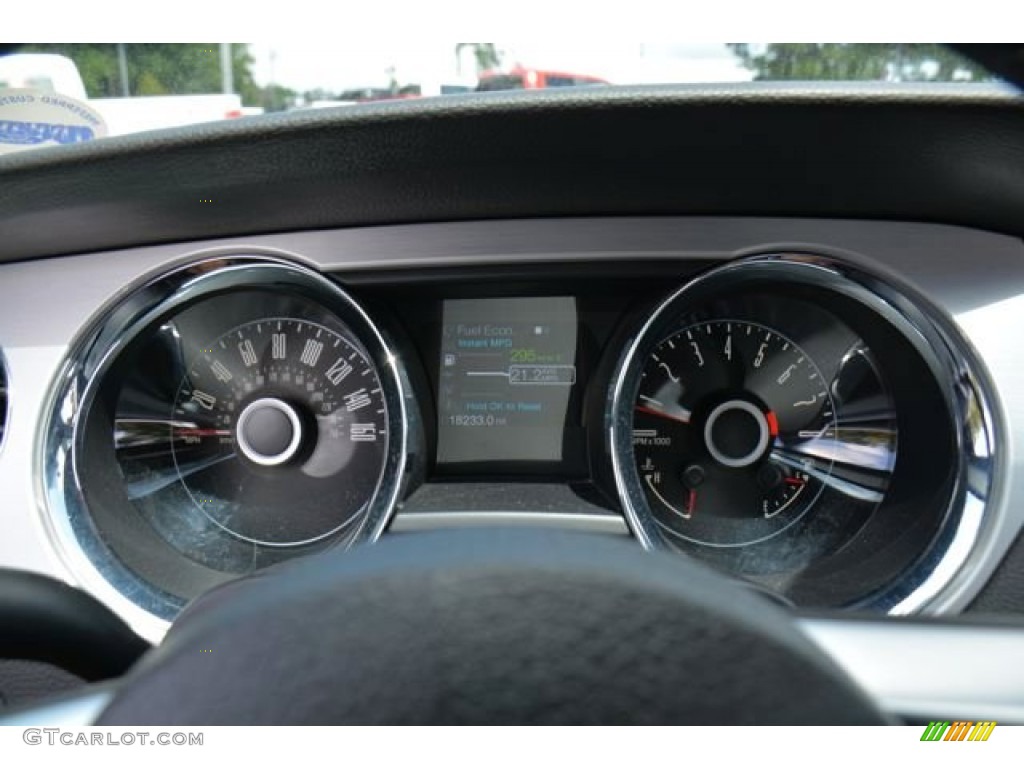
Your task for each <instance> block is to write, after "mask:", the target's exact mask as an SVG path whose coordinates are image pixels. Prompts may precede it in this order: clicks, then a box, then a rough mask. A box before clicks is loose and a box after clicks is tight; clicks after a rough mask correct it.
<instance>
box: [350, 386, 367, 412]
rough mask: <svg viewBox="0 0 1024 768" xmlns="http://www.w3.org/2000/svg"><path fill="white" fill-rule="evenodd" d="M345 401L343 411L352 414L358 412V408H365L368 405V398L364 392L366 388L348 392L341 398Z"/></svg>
mask: <svg viewBox="0 0 1024 768" xmlns="http://www.w3.org/2000/svg"><path fill="white" fill-rule="evenodd" d="M343 399H344V401H345V409H346V410H347V411H348V412H349V413H352V412H353V411H358V410H359V409H360V408H365V407H366V406H368V405H369V404H370V396H369V395H368V394H367V392H366V388H365V387H363V388H361V389H357V390H356V391H355V392H350V393H349V394H347V395H345V397H344V398H343Z"/></svg>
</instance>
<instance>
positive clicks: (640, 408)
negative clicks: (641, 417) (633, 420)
mask: <svg viewBox="0 0 1024 768" xmlns="http://www.w3.org/2000/svg"><path fill="white" fill-rule="evenodd" d="M633 410H635V411H640V413H649V414H650V415H651V416H661V418H663V419H670V420H672V421H678V422H679V423H680V424H689V423H690V420H689V419H684V418H683V417H682V416H673V415H672V414H671V413H665V412H664V411H656V410H654V409H653V408H648V407H647V406H646V405H635V406H633Z"/></svg>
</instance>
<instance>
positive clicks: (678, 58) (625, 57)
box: [250, 41, 751, 91]
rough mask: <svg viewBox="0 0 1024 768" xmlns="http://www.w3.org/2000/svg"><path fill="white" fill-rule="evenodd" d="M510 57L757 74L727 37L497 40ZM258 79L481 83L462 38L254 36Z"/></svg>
mask: <svg viewBox="0 0 1024 768" xmlns="http://www.w3.org/2000/svg"><path fill="white" fill-rule="evenodd" d="M495 45H497V47H498V49H499V50H501V51H502V52H503V53H504V57H503V58H504V62H505V64H506V65H511V64H515V63H521V64H523V65H526V66H530V67H536V68H541V69H555V70H562V71H569V72H573V73H576V74H586V75H594V76H597V77H602V78H604V79H606V80H609V81H611V82H613V83H620V84H626V83H669V82H674V83H681V82H730V81H737V80H750V79H751V76H750V73H749V72H747V70H745V69H743V68H742V67H741V66H740V65H739V63H738V61H737V60H736V58H735V56H733V55H732V53H731V52H730V51H729V50H728V48H726V46H725V45H724V44H722V43H687V44H671V43H656V44H642V43H621V42H617V43H606V44H596V43H595V44H590V45H587V44H580V43H570V44H554V43H537V42H534V43H495ZM250 51H251V52H252V54H253V57H254V59H255V64H254V68H253V74H254V76H255V78H256V81H257V83H259V84H260V85H265V84H267V83H270V82H276V83H278V84H279V85H283V86H286V87H289V88H292V89H294V90H297V91H308V90H313V89H316V88H322V89H324V90H326V91H340V90H344V89H346V88H358V87H372V86H386V85H387V84H388V83H389V81H390V78H389V70H390V69H392V68H393V69H394V74H395V78H396V79H397V80H398V82H399V84H400V85H404V84H408V83H419V84H424V83H427V84H429V83H435V84H440V83H445V84H458V83H460V82H462V83H464V84H473V83H475V81H476V78H475V69H474V66H473V62H472V58H471V57H470V56H469V54H468V53H467V54H466V56H465V58H464V61H463V62H462V67H461V70H462V73H461V77H460V74H459V66H458V62H457V60H456V56H455V43H450V42H444V41H440V42H437V43H435V44H432V45H426V44H417V45H398V44H396V45H393V46H387V45H379V46H374V47H370V46H359V45H351V46H342V45H339V44H334V45H330V46H327V45H322V46H317V45H309V44H305V45H304V44H301V43H293V44H288V43H276V44H270V43H251V44H250Z"/></svg>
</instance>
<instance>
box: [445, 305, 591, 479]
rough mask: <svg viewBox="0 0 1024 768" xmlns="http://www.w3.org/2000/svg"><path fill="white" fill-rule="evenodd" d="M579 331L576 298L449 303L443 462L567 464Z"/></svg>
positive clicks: (446, 310) (446, 315) (447, 310)
mask: <svg viewBox="0 0 1024 768" xmlns="http://www.w3.org/2000/svg"><path fill="white" fill-rule="evenodd" d="M576 332H577V315H576V299H575V298H572V297H537V298H533V297H531V298H511V299H506V298H493V299H450V300H447V301H445V302H444V316H443V319H442V327H441V365H440V375H439V382H438V409H437V412H438V429H437V440H438V443H437V461H438V463H439V464H453V463H466V462H496V461H561V460H562V437H563V432H564V427H565V421H566V415H567V412H568V409H569V400H570V397H571V395H572V392H573V388H574V387H575V386H576Z"/></svg>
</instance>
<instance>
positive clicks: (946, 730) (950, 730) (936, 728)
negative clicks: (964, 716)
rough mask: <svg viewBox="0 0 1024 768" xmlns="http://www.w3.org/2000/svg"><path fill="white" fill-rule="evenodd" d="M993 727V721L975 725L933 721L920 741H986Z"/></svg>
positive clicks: (970, 722)
mask: <svg viewBox="0 0 1024 768" xmlns="http://www.w3.org/2000/svg"><path fill="white" fill-rule="evenodd" d="M995 727H996V723H995V721H993V720H982V721H980V722H977V723H975V722H973V721H971V720H957V721H956V722H954V723H950V722H949V721H948V720H947V721H941V722H940V721H935V720H933V721H932V722H930V723H928V726H927V727H926V728H925V729H924V733H922V734H921V741H988V737H989V736H991V735H992V731H993V730H995Z"/></svg>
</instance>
